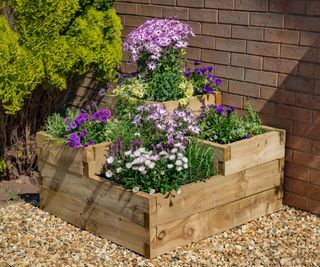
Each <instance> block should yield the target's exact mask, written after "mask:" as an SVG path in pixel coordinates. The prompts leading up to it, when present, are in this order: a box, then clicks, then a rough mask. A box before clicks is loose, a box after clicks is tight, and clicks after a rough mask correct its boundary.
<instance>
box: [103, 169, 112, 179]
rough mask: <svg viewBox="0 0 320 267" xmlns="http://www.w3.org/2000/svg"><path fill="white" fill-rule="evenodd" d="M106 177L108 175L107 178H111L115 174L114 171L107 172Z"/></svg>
mask: <svg viewBox="0 0 320 267" xmlns="http://www.w3.org/2000/svg"><path fill="white" fill-rule="evenodd" d="M105 175H106V177H107V178H111V177H112V175H113V173H112V171H110V170H107V171H106V173H105Z"/></svg>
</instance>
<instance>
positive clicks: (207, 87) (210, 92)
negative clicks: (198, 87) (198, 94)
mask: <svg viewBox="0 0 320 267" xmlns="http://www.w3.org/2000/svg"><path fill="white" fill-rule="evenodd" d="M202 92H203V93H205V94H212V93H213V88H212V87H210V86H209V85H206V86H205V87H204V88H203V90H202Z"/></svg>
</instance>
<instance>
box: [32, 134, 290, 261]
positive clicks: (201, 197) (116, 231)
mask: <svg viewBox="0 0 320 267" xmlns="http://www.w3.org/2000/svg"><path fill="white" fill-rule="evenodd" d="M271 132H272V130H271ZM276 132H277V133H279V132H278V131H276ZM46 139H47V135H45V134H44V133H42V132H40V133H38V134H37V142H38V156H39V171H40V174H41V177H42V179H41V191H40V206H41V208H42V209H43V210H45V211H48V212H49V213H51V214H54V215H55V216H58V217H60V218H62V219H64V220H66V221H67V222H69V223H72V224H74V225H76V226H78V227H80V228H82V229H85V230H88V231H90V232H93V233H95V234H97V235H99V236H101V237H104V238H107V239H109V240H111V241H113V242H115V243H117V244H119V245H122V246H124V247H126V248H129V249H131V250H133V251H135V252H137V253H139V254H141V255H144V256H146V257H148V258H153V257H156V256H158V255H161V254H163V253H166V252H168V251H170V250H172V249H174V248H176V247H177V246H181V245H185V244H188V243H190V242H192V241H197V240H200V239H203V238H206V237H209V236H212V235H214V234H216V233H220V232H222V231H225V230H228V229H230V228H232V227H235V226H238V225H241V224H243V223H246V222H248V221H251V220H253V219H256V218H258V217H261V216H264V215H266V214H269V213H272V212H275V211H277V210H279V209H280V208H281V204H282V194H283V193H282V192H283V189H282V184H283V169H284V144H283V145H282V149H283V151H282V153H278V155H279V157H278V158H272V159H269V160H268V161H267V162H265V161H264V162H257V164H256V165H255V166H249V167H247V168H246V169H242V170H241V171H239V172H236V173H233V174H229V175H226V176H223V175H217V176H214V177H212V178H210V179H208V180H206V181H205V182H198V183H193V184H188V185H184V186H182V188H181V193H180V194H173V193H171V194H167V195H162V194H154V195H150V194H147V193H143V192H138V193H133V192H131V191H128V190H125V189H123V188H122V187H120V186H117V185H114V184H112V183H110V182H108V181H107V180H105V179H103V178H101V177H99V176H96V175H94V174H93V173H94V172H95V171H96V173H98V170H101V168H102V163H103V161H104V160H105V157H104V153H105V150H106V149H107V145H106V144H102V145H98V146H93V147H92V148H85V149H82V148H81V149H77V150H72V149H70V148H67V147H66V145H62V144H60V145H59V144H57V143H52V142H54V141H50V142H47V141H45V140H46ZM267 140H268V142H271V141H273V140H278V139H276V138H274V139H273V138H271V139H270V138H267ZM272 147H273V146H272ZM276 148H277V149H280V148H278V146H276ZM65 152H67V153H65ZM252 153H254V151H253V152H252ZM270 153H272V151H270ZM88 166H89V167H88ZM93 166H94V167H93Z"/></svg>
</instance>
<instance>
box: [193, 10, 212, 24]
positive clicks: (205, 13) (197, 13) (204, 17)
mask: <svg viewBox="0 0 320 267" xmlns="http://www.w3.org/2000/svg"><path fill="white" fill-rule="evenodd" d="M190 20H194V21H203V22H217V21H218V11H217V10H212V9H190Z"/></svg>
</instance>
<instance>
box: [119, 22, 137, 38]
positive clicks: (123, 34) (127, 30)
mask: <svg viewBox="0 0 320 267" xmlns="http://www.w3.org/2000/svg"><path fill="white" fill-rule="evenodd" d="M126 21H127V19H126ZM134 28H135V27H128V26H125V27H124V28H123V29H122V37H126V36H127V35H128V34H129V33H130V32H132V30H134Z"/></svg>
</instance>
